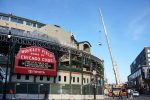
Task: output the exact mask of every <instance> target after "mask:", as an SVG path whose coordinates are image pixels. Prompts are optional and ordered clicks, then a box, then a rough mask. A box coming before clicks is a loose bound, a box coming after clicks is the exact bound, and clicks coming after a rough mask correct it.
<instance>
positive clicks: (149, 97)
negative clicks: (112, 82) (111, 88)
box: [104, 95, 150, 100]
mask: <svg viewBox="0 0 150 100" xmlns="http://www.w3.org/2000/svg"><path fill="white" fill-rule="evenodd" d="M104 100H150V95H140V96H139V97H133V99H131V98H127V97H123V99H119V97H114V99H113V98H112V97H108V96H106V97H105V99H104Z"/></svg>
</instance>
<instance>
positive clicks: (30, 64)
mask: <svg viewBox="0 0 150 100" xmlns="http://www.w3.org/2000/svg"><path fill="white" fill-rule="evenodd" d="M14 73H20V74H34V75H46V76H55V75H56V60H55V56H54V54H53V53H52V52H50V51H48V50H46V49H44V48H41V47H37V46H31V47H27V48H21V49H20V50H19V52H18V54H17V55H16V57H15V66H14Z"/></svg>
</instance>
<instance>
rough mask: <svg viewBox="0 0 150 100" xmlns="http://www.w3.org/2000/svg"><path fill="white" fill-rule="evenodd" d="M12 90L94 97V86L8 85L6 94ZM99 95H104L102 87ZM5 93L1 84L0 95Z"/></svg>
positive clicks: (27, 92) (98, 92)
mask: <svg viewBox="0 0 150 100" xmlns="http://www.w3.org/2000/svg"><path fill="white" fill-rule="evenodd" d="M10 89H12V90H13V91H14V93H15V94H20V93H21V94H44V93H45V92H48V93H49V94H74V95H81V94H83V95H93V93H94V86H93V85H83V86H82V85H73V84H56V83H51V84H44V83H41V84H38V83H8V84H7V90H6V93H9V90H10ZM95 92H96V94H97V95H102V94H103V89H102V86H96V90H95ZM2 93H3V84H2V83H0V94H2Z"/></svg>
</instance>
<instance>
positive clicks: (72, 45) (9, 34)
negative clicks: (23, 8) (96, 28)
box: [0, 13, 104, 100]
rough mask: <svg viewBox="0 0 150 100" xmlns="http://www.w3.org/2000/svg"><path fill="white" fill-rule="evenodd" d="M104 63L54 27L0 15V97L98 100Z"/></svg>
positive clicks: (85, 43)
mask: <svg viewBox="0 0 150 100" xmlns="http://www.w3.org/2000/svg"><path fill="white" fill-rule="evenodd" d="M103 64H104V61H103V60H101V59H99V58H97V57H96V56H94V55H92V54H91V45H90V43H89V42H88V41H82V42H78V41H77V40H76V39H75V37H74V35H73V34H72V33H71V32H65V31H64V30H63V29H62V28H61V27H60V26H58V25H46V24H43V23H40V22H37V21H33V20H29V19H26V18H22V17H18V16H15V15H12V14H4V13H0V98H4V97H7V98H10V99H11V98H16V99H44V98H47V99H49V100H50V99H101V98H102V99H103V88H104V65H103ZM10 90H11V93H10Z"/></svg>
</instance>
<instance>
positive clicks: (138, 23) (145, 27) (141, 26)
mask: <svg viewBox="0 0 150 100" xmlns="http://www.w3.org/2000/svg"><path fill="white" fill-rule="evenodd" d="M139 14H140V15H138V16H137V17H135V18H134V19H133V20H132V21H131V22H130V23H129V29H130V33H131V34H132V38H133V40H139V39H140V37H141V36H142V35H143V34H147V33H148V32H150V31H149V25H150V21H149V18H150V10H145V11H144V12H143V13H139Z"/></svg>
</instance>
